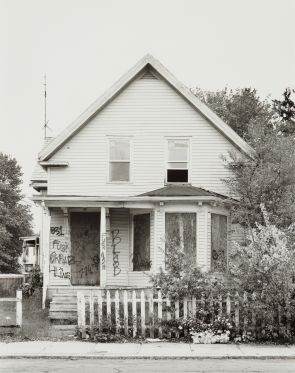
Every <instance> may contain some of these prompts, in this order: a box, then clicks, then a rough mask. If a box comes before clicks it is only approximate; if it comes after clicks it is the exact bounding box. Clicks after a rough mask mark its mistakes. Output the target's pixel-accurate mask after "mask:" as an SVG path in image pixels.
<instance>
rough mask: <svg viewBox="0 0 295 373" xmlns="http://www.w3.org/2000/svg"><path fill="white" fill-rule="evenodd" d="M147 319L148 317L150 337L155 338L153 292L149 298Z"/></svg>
mask: <svg viewBox="0 0 295 373" xmlns="http://www.w3.org/2000/svg"><path fill="white" fill-rule="evenodd" d="M149 317H150V337H151V338H154V337H155V320H154V298H153V292H152V291H151V292H150V296H149Z"/></svg>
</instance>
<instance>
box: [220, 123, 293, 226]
mask: <svg viewBox="0 0 295 373" xmlns="http://www.w3.org/2000/svg"><path fill="white" fill-rule="evenodd" d="M253 138H254V139H255V140H253V142H252V143H253V145H254V148H255V150H256V154H255V155H253V157H252V158H249V157H246V156H243V155H237V154H235V153H231V154H230V156H229V157H228V159H227V160H226V161H227V164H226V167H227V168H228V169H229V170H230V171H231V174H232V177H230V178H228V179H226V180H225V183H226V185H227V186H228V189H229V190H230V192H231V194H232V195H233V196H235V197H237V198H238V200H239V204H236V205H235V206H233V217H234V220H236V221H237V222H238V223H240V224H241V225H243V226H246V227H255V224H256V222H258V223H260V224H262V223H263V215H262V213H261V209H260V204H261V203H262V204H264V206H265V207H266V209H267V211H268V212H269V219H270V221H271V222H272V223H273V224H275V225H277V226H278V227H281V228H286V227H288V226H289V225H290V224H291V222H292V221H294V219H295V210H294V208H293V206H294V202H295V172H294V171H295V139H294V138H292V137H285V136H279V135H277V134H276V133H275V132H272V133H269V134H267V135H265V134H263V133H259V131H258V129H256V135H255V136H254V135H253Z"/></svg>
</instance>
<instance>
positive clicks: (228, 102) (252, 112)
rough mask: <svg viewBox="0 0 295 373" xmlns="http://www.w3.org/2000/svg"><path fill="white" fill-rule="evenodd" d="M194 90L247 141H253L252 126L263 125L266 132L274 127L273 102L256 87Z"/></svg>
mask: <svg viewBox="0 0 295 373" xmlns="http://www.w3.org/2000/svg"><path fill="white" fill-rule="evenodd" d="M192 91H193V93H194V94H195V95H196V96H197V97H198V98H199V99H200V100H201V101H202V102H203V103H205V104H206V105H208V106H209V107H210V108H211V109H212V110H213V111H214V112H215V113H216V114H217V115H218V116H219V117H220V118H221V119H223V120H224V121H225V122H226V123H227V124H228V125H229V126H230V127H231V128H232V129H233V130H234V131H236V132H237V133H238V134H239V135H240V136H241V137H243V138H244V139H245V140H247V141H251V136H250V134H249V133H250V131H251V129H252V128H255V127H257V126H259V127H263V128H264V130H265V131H266V132H269V131H272V129H273V119H274V115H275V111H274V109H273V104H272V102H271V101H270V100H269V99H266V100H262V99H261V98H260V97H259V96H258V94H257V91H256V89H252V88H240V89H235V90H232V89H228V88H224V89H222V90H218V91H216V92H213V91H204V90H201V89H200V88H195V89H193V90H192ZM262 123H263V126H262Z"/></svg>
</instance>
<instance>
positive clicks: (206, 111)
mask: <svg viewBox="0 0 295 373" xmlns="http://www.w3.org/2000/svg"><path fill="white" fill-rule="evenodd" d="M150 67H152V68H153V69H154V70H155V71H156V72H157V73H158V74H159V75H160V76H161V77H162V78H163V79H164V80H165V81H166V82H167V83H168V84H169V85H170V86H171V87H172V88H173V89H175V90H176V91H177V92H178V93H179V94H180V95H181V96H182V97H183V98H184V99H185V100H186V101H188V102H189V103H190V104H191V105H192V106H193V107H194V108H195V109H196V110H197V111H198V112H200V113H201V114H202V115H203V116H204V117H205V118H207V119H208V120H209V122H211V123H212V124H213V126H215V128H216V129H217V130H218V131H219V132H221V133H222V134H223V135H224V136H225V137H226V138H227V139H228V140H229V141H230V142H231V143H232V144H233V145H235V146H236V147H237V148H238V149H239V150H241V151H242V152H243V153H245V154H248V155H250V156H251V155H253V154H254V150H253V149H252V148H251V147H250V146H249V145H248V144H247V143H246V142H245V141H244V140H243V139H242V138H241V137H240V136H239V135H238V134H237V133H236V132H235V131H234V130H233V129H232V128H230V127H229V126H228V125H227V124H226V123H225V122H224V121H223V120H222V119H221V118H219V117H218V116H217V115H216V114H215V113H214V112H213V111H212V110H211V109H210V108H209V107H208V106H206V105H205V104H203V103H202V102H201V101H200V100H199V99H198V98H197V97H196V96H195V95H194V94H193V93H192V92H191V91H190V90H189V89H188V88H187V87H185V86H184V85H183V84H182V83H181V82H179V81H178V80H177V79H176V78H175V77H174V76H173V75H172V74H171V73H170V72H169V71H168V70H167V69H166V68H165V67H164V66H163V65H162V64H161V63H160V62H159V61H158V60H157V59H155V58H154V57H153V56H151V55H150V54H147V55H146V56H144V57H143V58H142V59H141V60H140V61H139V62H137V64H136V65H134V66H133V67H132V68H131V69H130V70H129V71H128V72H127V73H126V74H125V75H123V77H122V78H121V79H120V80H118V81H117V82H116V83H115V84H114V85H113V86H112V87H111V88H110V89H109V90H108V91H107V92H106V93H105V94H104V95H102V96H101V97H100V98H99V99H98V100H96V101H95V102H94V103H93V104H92V105H91V106H89V107H88V109H86V110H85V111H84V112H83V113H82V114H81V115H80V116H79V117H78V118H77V119H76V120H75V121H74V122H72V123H71V124H70V125H69V126H68V127H67V128H66V129H65V130H64V131H62V132H61V133H60V134H59V135H58V136H57V137H56V138H55V139H54V140H53V141H52V142H51V143H50V144H48V146H47V147H46V148H45V149H43V150H42V151H41V152H40V153H39V160H40V161H45V160H48V159H49V158H50V157H51V156H52V155H53V154H54V153H55V152H56V151H57V150H58V149H59V148H60V147H61V146H62V145H63V144H64V143H65V142H66V141H67V140H69V139H70V138H71V137H72V136H73V135H75V134H76V133H77V132H78V131H79V130H80V129H81V128H82V127H83V126H84V125H85V124H86V123H87V122H88V121H89V120H90V119H91V118H92V117H93V116H94V115H96V114H97V113H98V112H99V111H100V110H101V109H103V108H104V107H105V106H106V105H107V104H108V103H109V102H110V101H111V100H112V99H113V98H114V97H116V96H117V95H118V94H119V93H120V92H121V91H122V90H123V89H124V88H125V87H126V86H127V85H128V84H129V83H130V82H131V81H132V80H134V79H135V78H136V77H137V76H138V75H139V74H140V73H141V72H142V71H143V70H144V69H145V68H150Z"/></svg>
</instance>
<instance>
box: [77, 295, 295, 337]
mask: <svg viewBox="0 0 295 373" xmlns="http://www.w3.org/2000/svg"><path fill="white" fill-rule="evenodd" d="M254 299H255V294H252V295H251V294H250V295H249V294H248V295H247V294H243V296H240V295H239V294H238V293H235V294H229V293H228V294H227V295H226V296H219V297H218V298H214V299H213V298H210V299H205V298H204V297H201V298H200V299H197V298H195V297H193V298H183V299H179V300H172V299H170V298H164V297H163V296H162V292H161V291H160V290H159V291H157V292H156V293H154V292H153V291H152V289H146V288H144V289H134V290H129V289H128V290H126V289H120V290H112V289H110V290H79V291H77V311H78V329H79V330H80V331H81V334H82V338H85V337H86V333H87V332H89V333H90V335H91V336H92V335H93V333H94V332H95V331H98V332H102V331H108V332H113V333H115V334H117V335H118V334H124V335H126V336H127V335H132V336H133V337H135V336H142V337H150V338H155V337H158V338H162V337H165V338H171V337H175V338H178V337H179V336H180V335H187V333H188V330H185V329H182V330H179V329H177V328H176V327H175V328H174V329H173V327H170V328H163V323H162V322H163V321H169V320H178V319H180V318H182V319H187V318H188V317H190V316H193V315H196V313H197V311H198V309H200V308H205V307H206V309H209V310H210V314H211V315H210V318H211V319H212V321H213V318H214V317H215V316H220V317H227V318H228V319H229V320H230V321H231V323H232V324H233V325H235V328H236V330H240V332H241V333H244V334H246V333H249V332H250V334H252V335H253V336H255V335H256V334H257V333H259V332H261V331H262V330H263V328H264V327H265V320H264V319H263V317H261V314H259V315H258V314H256V313H255V311H254V310H253V309H252V308H251V301H252V300H254ZM294 321H295V320H294V315H293V316H292V315H291V314H290V312H286V311H285V310H283V309H282V308H280V309H278V310H277V314H276V318H275V319H273V325H274V327H275V328H277V331H278V333H281V332H282V333H286V332H287V333H288V332H290V331H291V329H292V328H293V327H294V324H295V323H294Z"/></svg>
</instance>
